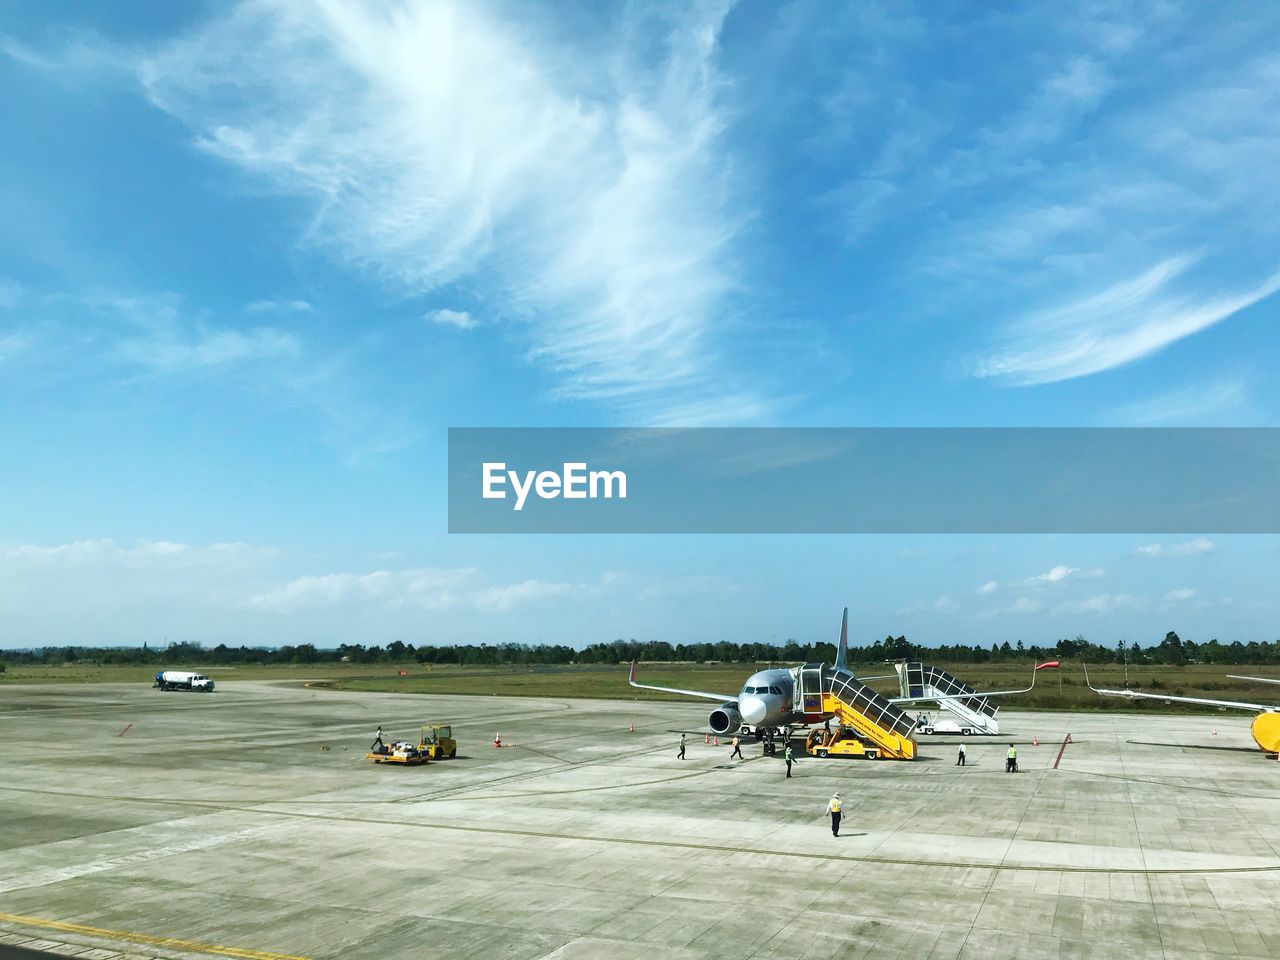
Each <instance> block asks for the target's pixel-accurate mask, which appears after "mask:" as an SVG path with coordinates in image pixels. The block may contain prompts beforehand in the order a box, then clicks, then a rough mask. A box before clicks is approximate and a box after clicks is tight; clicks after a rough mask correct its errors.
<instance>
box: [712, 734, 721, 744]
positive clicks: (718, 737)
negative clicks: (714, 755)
mask: <svg viewBox="0 0 1280 960" xmlns="http://www.w3.org/2000/svg"><path fill="white" fill-rule="evenodd" d="M711 745H712V746H713V747H718V746H720V734H716V738H715V740H714V741H712V744H711Z"/></svg>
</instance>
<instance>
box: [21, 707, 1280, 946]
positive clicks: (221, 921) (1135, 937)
mask: <svg viewBox="0 0 1280 960" xmlns="http://www.w3.org/2000/svg"><path fill="white" fill-rule="evenodd" d="M705 714H706V710H705V709H704V708H703V707H702V706H699V705H698V704H696V703H694V704H690V705H687V706H686V705H683V704H669V703H641V702H634V703H630V702H621V701H591V700H551V699H545V700H537V699H524V698H520V699H516V698H500V697H437V696H429V697H428V696H411V695H397V694H367V693H360V694H355V693H343V692H335V691H331V690H320V689H309V688H305V687H302V686H300V685H295V684H285V683H268V682H242V683H235V682H228V683H220V685H219V688H218V690H217V692H215V693H213V694H208V695H206V694H184V693H159V692H157V691H154V690H151V689H149V688H147V687H145V686H127V685H82V686H0V743H3V745H4V750H3V752H2V753H0V802H2V803H3V810H4V814H5V816H4V817H3V819H2V820H0V957H5V956H6V954H5V949H7V948H21V949H24V950H47V951H53V952H54V953H55V955H58V956H68V955H70V956H80V957H84V958H90V960H108V958H120V957H129V958H135V957H166V958H176V957H182V958H187V957H190V958H206V960H207V958H209V957H238V958H242V960H244V958H247V960H284V958H304V960H328V958H335V960H336V958H348V960H362V958H368V960H397V958H435V957H439V958H450V960H453V958H469V957H475V958H484V960H501V958H512V960H516V958H521V960H534V958H557V960H560V958H563V960H572V958H584V960H586V958H591V960H595V958H601V957H607V958H609V960H631V958H637V960H638V958H644V960H652V958H666V957H670V958H676V960H695V958H733V960H746V958H794V960H801V958H804V960H809V958H814V960H817V958H835V957H840V958H855V957H876V958H877V960H884V958H895V957H901V958H910V960H920V958H982V960H987V958H990V957H1025V958H1050V957H1054V958H1056V957H1125V958H1128V960H1136V958H1147V957H1151V958H1157V957H1158V958H1174V957H1189V956H1224V957H1225V956H1231V957H1244V958H1264V957H1265V958H1269V957H1275V956H1278V955H1280V931H1277V930H1276V928H1275V926H1274V924H1273V923H1272V913H1273V910H1272V907H1273V905H1274V904H1275V903H1276V902H1277V901H1278V900H1280V848H1278V847H1277V843H1276V842H1275V838H1277V837H1278V836H1280V831H1278V830H1277V827H1280V803H1278V802H1277V801H1280V762H1277V761H1276V760H1275V759H1274V758H1271V759H1268V758H1266V757H1265V756H1264V755H1262V754H1261V753H1260V752H1258V751H1257V750H1256V749H1254V748H1253V742H1252V740H1251V739H1250V737H1249V734H1248V724H1249V720H1248V717H1247V716H1245V715H1243V714H1221V715H1217V716H1214V717H1144V716H1134V715H1124V714H1042V713H1021V714H1020V713H1016V712H1002V714H1001V720H1002V724H1003V728H1004V730H1005V731H1006V735H1002V736H1001V737H999V738H995V739H989V738H973V739H966V746H967V748H968V757H969V763H968V765H967V766H965V767H957V766H956V765H955V762H954V761H955V752H956V744H957V742H958V741H957V738H944V737H932V738H922V740H921V755H922V758H923V759H921V760H919V761H917V762H915V763H896V762H890V761H884V762H867V761H849V760H826V761H819V760H813V759H807V758H802V759H801V760H799V761H798V762H797V763H796V765H795V776H794V777H793V778H792V779H791V780H786V779H784V767H783V764H782V762H781V761H780V760H776V759H773V758H767V757H763V756H762V755H761V753H760V749H759V747H758V746H757V745H755V744H753V743H747V744H746V745H745V747H744V749H745V751H746V755H747V759H746V760H745V761H730V760H729V748H728V747H727V746H726V745H724V743H723V742H722V745H721V746H720V747H719V748H714V747H711V746H708V745H704V744H703V742H702V737H701V735H700V734H699V735H698V736H696V737H692V736H691V737H690V745H689V749H688V758H687V759H686V760H683V761H681V760H678V759H676V742H677V739H678V731H680V730H687V731H691V732H692V731H695V730H699V731H700V730H701V729H702V728H703V726H702V725H703V723H704V720H705ZM429 721H445V722H449V721H451V722H453V724H454V728H455V736H456V737H457V739H458V740H459V743H460V756H459V758H458V759H456V760H453V761H445V762H440V763H432V764H430V765H428V766H425V767H418V768H391V767H388V766H385V765H384V766H375V765H373V764H372V763H370V762H368V761H366V760H365V759H364V753H365V750H366V749H367V747H368V746H369V742H370V741H371V740H372V738H373V733H374V730H375V729H376V728H377V726H378V725H379V724H382V726H383V727H384V729H385V731H386V733H387V734H388V736H389V737H403V738H406V739H409V738H414V739H416V734H417V732H418V725H419V724H421V723H426V722H429ZM632 725H634V728H635V729H634V732H632V731H631V730H630V729H629V727H630V726H632ZM1215 729H1216V734H1215V733H1214V732H1213V731H1214V730H1215ZM495 732H500V733H501V735H502V739H503V741H504V743H505V744H507V745H506V746H504V747H502V748H501V749H495V748H494V747H493V746H492V741H493V738H494V733H495ZM1067 733H1070V734H1071V740H1070V742H1069V743H1068V744H1067V745H1066V746H1065V747H1064V746H1063V743H1064V740H1065V737H1066V734H1067ZM1033 739H1034V741H1036V742H1037V743H1038V745H1034V746H1033ZM1010 741H1013V742H1016V743H1017V745H1018V750H1019V761H1020V767H1021V771H1020V772H1019V773H1017V774H1014V775H1010V774H1006V773H1004V772H1003V769H1004V754H1005V750H1006V749H1007V747H1008V744H1009V742H1010ZM1055 762H1056V763H1057V767H1056V769H1055V766H1054V764H1055ZM837 790H838V791H839V792H840V794H841V796H842V798H843V800H844V808H845V815H844V826H843V828H842V831H841V835H840V837H839V838H834V837H832V835H831V832H830V829H829V827H828V826H827V821H826V819H825V818H824V816H823V810H824V808H825V806H826V803H827V800H828V799H829V798H830V796H831V794H832V792H833V791H837ZM14 955H15V956H21V954H14Z"/></svg>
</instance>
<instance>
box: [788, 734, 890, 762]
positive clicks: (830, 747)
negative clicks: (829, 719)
mask: <svg viewBox="0 0 1280 960" xmlns="http://www.w3.org/2000/svg"><path fill="white" fill-rule="evenodd" d="M804 748H805V752H806V753H807V754H809V756H811V757H819V758H826V757H859V758H862V759H864V760H879V759H880V750H879V748H878V747H876V745H875V744H872V743H867V742H866V741H864V740H862V739H861V738H860V737H859V736H858V735H857V734H856V733H854V732H853V731H852V730H850V729H849V728H848V727H843V726H841V727H837V728H836V729H835V730H830V731H828V730H810V731H809V736H808V737H807V738H806V739H805V743H804Z"/></svg>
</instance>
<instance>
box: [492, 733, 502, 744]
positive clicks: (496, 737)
mask: <svg viewBox="0 0 1280 960" xmlns="http://www.w3.org/2000/svg"><path fill="white" fill-rule="evenodd" d="M493 745H494V746H495V747H500V746H502V735H501V734H499V733H495V734H494V735H493Z"/></svg>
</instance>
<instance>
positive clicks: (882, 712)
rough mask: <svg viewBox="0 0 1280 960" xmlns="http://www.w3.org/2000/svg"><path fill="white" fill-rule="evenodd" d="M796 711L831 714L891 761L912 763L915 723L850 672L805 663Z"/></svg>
mask: <svg viewBox="0 0 1280 960" xmlns="http://www.w3.org/2000/svg"><path fill="white" fill-rule="evenodd" d="M795 689H796V704H795V709H796V711H797V712H803V713H805V714H809V715H814V714H830V715H831V716H833V717H835V719H836V720H837V721H838V722H839V723H840V724H842V725H843V726H845V727H848V728H849V729H851V730H852V731H854V733H855V734H857V736H858V737H859V738H860V739H862V740H863V741H864V742H866V743H868V744H873V745H874V746H875V748H876V749H877V750H879V753H880V756H881V757H885V758H890V759H894V760H914V759H915V756H916V741H915V737H914V736H912V733H913V731H914V729H915V723H914V722H913V721H912V720H911V718H910V717H908V716H907V715H906V714H905V713H903V712H902V710H900V709H898V707H896V706H895V705H894V704H893V703H891V702H890V701H889V700H888V699H886V698H885V697H883V696H881V695H880V694H878V693H876V692H875V691H874V690H872V689H871V688H870V687H868V686H867V685H866V684H864V683H862V681H860V680H858V678H857V677H855V676H854V675H853V673H852V672H851V671H849V670H846V669H842V668H840V667H830V666H827V665H826V664H822V663H806V664H805V665H804V666H803V667H801V668H800V682H799V683H797V684H796V688H795Z"/></svg>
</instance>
